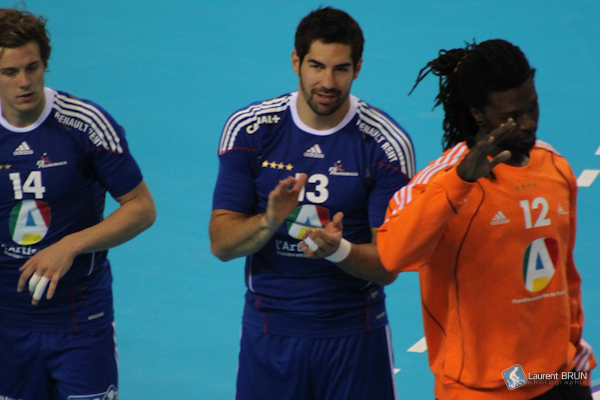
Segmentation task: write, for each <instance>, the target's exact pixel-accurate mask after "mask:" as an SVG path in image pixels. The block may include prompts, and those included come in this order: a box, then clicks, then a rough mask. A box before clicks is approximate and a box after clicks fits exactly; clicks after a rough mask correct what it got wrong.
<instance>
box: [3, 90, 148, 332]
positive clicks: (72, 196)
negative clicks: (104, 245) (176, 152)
mask: <svg viewBox="0 0 600 400" xmlns="http://www.w3.org/2000/svg"><path fill="white" fill-rule="evenodd" d="M45 96H46V104H45V108H44V111H43V112H42V115H41V116H40V117H39V119H38V120H37V122H35V123H34V124H33V125H31V126H28V127H25V128H17V127H14V126H12V125H10V124H9V123H8V122H7V121H6V120H5V119H4V118H2V117H1V116H0V246H1V249H0V321H2V324H3V326H5V327H11V328H15V329H25V330H37V331H49V332H63V331H67V332H68V331H89V330H93V329H97V328H99V327H102V326H106V325H109V324H110V323H112V321H113V308H112V290H111V284H112V276H111V272H110V266H109V262H108V260H107V258H106V256H107V251H102V252H97V253H93V254H83V255H80V256H78V257H76V258H75V260H74V263H73V266H72V267H71V269H70V270H69V271H68V272H67V274H66V275H65V276H64V277H63V278H61V279H60V280H59V282H58V286H57V289H56V292H55V294H54V297H53V298H52V299H51V300H47V299H46V297H45V295H44V297H42V300H41V301H40V303H39V304H38V305H36V306H33V305H31V294H29V293H28V292H27V289H25V290H24V291H23V293H17V282H18V280H19V276H20V272H19V267H21V266H22V265H23V264H24V263H25V261H27V259H28V258H30V257H31V256H33V255H34V254H35V253H36V252H38V251H40V250H41V249H44V248H45V247H48V246H49V245H51V244H53V243H55V242H57V241H59V240H60V239H61V238H63V237H64V236H66V235H69V234H71V233H74V232H78V231H81V230H83V229H85V228H88V227H90V226H93V225H95V224H97V223H99V222H100V221H102V219H103V212H104V200H105V194H106V191H108V192H109V193H110V194H111V195H112V196H113V197H119V196H122V195H124V194H127V193H128V192H130V191H131V190H133V189H134V188H135V187H136V186H137V185H138V184H139V183H140V182H141V180H142V175H141V172H140V170H139V168H138V166H137V164H136V162H135V160H134V159H133V158H132V156H131V154H130V153H129V150H128V148H127V142H126V141H125V133H124V130H123V128H122V127H120V126H119V125H118V124H117V123H116V122H115V121H114V120H113V118H112V117H111V116H110V115H109V114H108V113H106V112H105V111H104V110H103V109H101V108H100V107H99V106H98V105H96V104H94V103H92V102H90V101H87V100H79V99H77V98H75V97H73V96H71V95H69V94H67V93H63V92H57V91H54V90H51V89H48V88H46V89H45Z"/></svg>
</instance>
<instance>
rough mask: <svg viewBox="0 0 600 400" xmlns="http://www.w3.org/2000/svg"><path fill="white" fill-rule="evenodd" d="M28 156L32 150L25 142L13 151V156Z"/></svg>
mask: <svg viewBox="0 0 600 400" xmlns="http://www.w3.org/2000/svg"><path fill="white" fill-rule="evenodd" d="M29 154H33V150H31V147H29V145H28V144H27V142H23V143H21V144H20V145H19V147H17V148H16V149H15V151H13V156H26V155H29Z"/></svg>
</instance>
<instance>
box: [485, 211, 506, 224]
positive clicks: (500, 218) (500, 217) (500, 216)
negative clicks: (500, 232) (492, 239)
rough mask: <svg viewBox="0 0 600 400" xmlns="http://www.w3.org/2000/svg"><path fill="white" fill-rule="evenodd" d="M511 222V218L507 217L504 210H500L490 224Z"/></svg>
mask: <svg viewBox="0 0 600 400" xmlns="http://www.w3.org/2000/svg"><path fill="white" fill-rule="evenodd" d="M509 222H510V219H508V218H506V215H504V213H503V212H502V211H498V213H496V216H495V217H494V218H492V222H490V225H500V224H508V223H509Z"/></svg>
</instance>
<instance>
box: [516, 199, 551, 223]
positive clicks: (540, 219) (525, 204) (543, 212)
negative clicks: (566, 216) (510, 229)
mask: <svg viewBox="0 0 600 400" xmlns="http://www.w3.org/2000/svg"><path fill="white" fill-rule="evenodd" d="M519 204H520V205H521V208H522V209H523V213H524V214H525V228H526V229H531V228H532V227H533V228H538V227H540V226H548V225H550V223H551V221H550V218H546V216H547V215H548V210H549V209H550V207H549V206H548V201H547V200H546V199H545V198H543V197H536V198H535V199H533V201H532V202H531V208H530V207H529V201H528V200H521V201H520V202H519ZM539 206H542V210H541V211H540V215H539V216H538V218H537V220H536V221H535V225H533V226H532V225H531V222H532V221H531V209H532V208H533V209H534V210H537V209H538V207H539Z"/></svg>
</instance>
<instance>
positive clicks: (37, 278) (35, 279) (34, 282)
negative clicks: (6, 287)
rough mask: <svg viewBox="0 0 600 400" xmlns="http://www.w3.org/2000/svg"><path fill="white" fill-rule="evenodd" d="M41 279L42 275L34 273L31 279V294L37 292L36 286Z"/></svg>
mask: <svg viewBox="0 0 600 400" xmlns="http://www.w3.org/2000/svg"><path fill="white" fill-rule="evenodd" d="M40 279H42V276H41V275H38V274H33V276H32V277H31V279H29V293H31V294H33V293H35V288H36V286H37V284H38V283H39V282H40ZM38 300H39V299H38Z"/></svg>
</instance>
